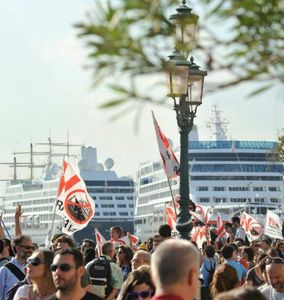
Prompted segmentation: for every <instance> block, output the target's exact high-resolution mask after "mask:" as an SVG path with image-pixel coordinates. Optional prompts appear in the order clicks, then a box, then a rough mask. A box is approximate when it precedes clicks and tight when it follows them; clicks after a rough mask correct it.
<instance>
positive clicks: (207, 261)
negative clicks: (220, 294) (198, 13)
mask: <svg viewBox="0 0 284 300" xmlns="http://www.w3.org/2000/svg"><path fill="white" fill-rule="evenodd" d="M204 254H205V256H204V259H203V262H202V265H201V268H200V274H201V278H202V282H201V299H202V300H210V299H211V297H210V290H209V287H210V284H211V281H212V279H213V274H214V272H215V269H216V266H217V262H216V259H215V249H214V248H213V247H212V246H205V248H204Z"/></svg>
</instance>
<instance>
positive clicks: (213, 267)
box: [204, 261, 216, 285]
mask: <svg viewBox="0 0 284 300" xmlns="http://www.w3.org/2000/svg"><path fill="white" fill-rule="evenodd" d="M210 266H211V268H210V270H207V268H206V267H205V265H204V269H205V270H206V272H207V273H208V275H209V276H208V281H209V285H210V283H211V282H212V280H213V276H214V272H215V268H216V265H215V264H214V263H212V261H210Z"/></svg>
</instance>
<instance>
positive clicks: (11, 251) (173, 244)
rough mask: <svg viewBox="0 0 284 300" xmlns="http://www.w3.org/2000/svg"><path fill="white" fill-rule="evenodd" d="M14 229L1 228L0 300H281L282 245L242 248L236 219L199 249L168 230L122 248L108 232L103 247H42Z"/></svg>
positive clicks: (266, 242)
mask: <svg viewBox="0 0 284 300" xmlns="http://www.w3.org/2000/svg"><path fill="white" fill-rule="evenodd" d="M20 215H21V211H20V210H18V211H17V212H16V218H19V217H20ZM16 230H17V231H16V233H17V235H16V236H15V238H14V239H13V240H12V241H10V240H9V239H7V238H6V237H5V234H4V231H3V229H2V228H1V226H0V300H12V299H14V300H27V299H35V300H45V299H68V300H73V299H74V300H79V299H94V300H96V299H98V300H99V299H107V300H113V299H118V300H142V299H143V300H150V299H153V300H167V299H173V300H194V299H196V300H199V299H200V300H211V299H216V300H237V299H239V300H246V299H253V300H258V299H259V300H264V299H267V300H280V299H282V300H283V299H284V241H283V240H282V241H281V240H278V241H276V240H272V239H271V238H269V237H262V238H261V239H258V240H254V241H252V242H250V243H248V241H247V238H246V235H245V232H244V230H243V228H242V227H241V226H240V222H239V218H238V217H234V218H232V222H231V223H227V224H226V230H227V232H228V233H229V235H228V238H227V240H226V241H222V242H221V241H216V240H215V241H214V239H207V241H205V242H204V243H203V244H202V247H201V248H200V249H199V248H198V246H197V244H196V243H194V242H192V241H187V240H182V239H175V238H173V237H172V232H171V228H170V226H169V225H167V224H164V225H161V226H160V227H159V230H158V232H157V234H156V235H155V236H153V237H150V238H149V239H148V240H147V241H143V242H142V241H140V242H138V243H137V244H132V243H131V242H130V243H129V244H128V245H127V244H125V243H122V242H121V240H122V239H121V238H122V237H123V235H125V233H124V232H123V230H122V228H120V227H118V226H113V227H112V228H110V239H109V241H106V242H105V243H103V244H102V245H96V242H95V241H94V240H92V239H85V240H83V242H82V243H81V245H77V243H76V241H75V240H73V239H72V237H70V236H67V235H64V234H56V235H55V236H54V237H53V238H52V240H51V244H50V246H49V248H48V249H47V248H41V247H38V246H37V245H36V244H34V243H33V241H32V239H31V238H30V237H29V236H27V235H24V234H22V232H21V228H20V227H17V229H16ZM99 246H100V247H99Z"/></svg>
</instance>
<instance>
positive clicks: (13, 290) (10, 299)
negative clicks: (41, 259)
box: [5, 279, 28, 300]
mask: <svg viewBox="0 0 284 300" xmlns="http://www.w3.org/2000/svg"><path fill="white" fill-rule="evenodd" d="M25 284H28V280H27V279H24V280H22V281H19V282H18V283H16V284H15V285H14V286H13V287H11V288H10V290H9V291H8V293H7V295H6V298H5V300H13V299H14V296H15V294H16V292H17V290H18V289H19V288H20V287H21V286H23V285H25Z"/></svg>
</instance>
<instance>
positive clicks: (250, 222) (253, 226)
mask: <svg viewBox="0 0 284 300" xmlns="http://www.w3.org/2000/svg"><path fill="white" fill-rule="evenodd" d="M241 226H242V227H243V229H244V230H245V232H246V235H247V238H248V240H249V241H253V240H257V239H258V238H260V236H261V235H262V233H263V227H262V225H261V224H260V223H259V222H258V221H257V220H256V219H255V218H253V217H252V216H250V215H249V214H247V213H246V212H244V213H243V215H242V218H241Z"/></svg>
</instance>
